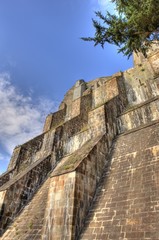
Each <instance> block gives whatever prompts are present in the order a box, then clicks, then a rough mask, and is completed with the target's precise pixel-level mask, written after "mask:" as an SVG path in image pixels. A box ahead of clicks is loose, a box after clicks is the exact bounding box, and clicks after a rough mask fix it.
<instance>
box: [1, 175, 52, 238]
mask: <svg viewBox="0 0 159 240" xmlns="http://www.w3.org/2000/svg"><path fill="white" fill-rule="evenodd" d="M49 185H50V178H48V179H47V180H46V181H45V182H44V183H43V185H42V186H41V187H40V188H39V190H38V191H37V193H36V194H35V196H34V197H33V198H32V200H31V201H30V202H29V203H28V204H27V205H26V206H25V208H24V209H23V210H22V211H21V212H20V214H19V215H18V216H17V217H16V218H15V219H14V222H13V223H12V224H11V225H10V226H9V228H8V229H7V230H6V231H5V233H4V234H3V235H2V236H1V237H0V239H1V240H13V239H14V240H27V239H28V240H40V239H41V235H42V227H43V224H44V215H45V209H46V205H47V199H48V191H49Z"/></svg>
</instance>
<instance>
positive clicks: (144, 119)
mask: <svg viewBox="0 0 159 240" xmlns="http://www.w3.org/2000/svg"><path fill="white" fill-rule="evenodd" d="M158 119H159V96H156V97H153V98H151V99H150V100H148V101H145V102H143V103H141V104H138V105H135V106H132V107H130V108H129V109H128V110H126V111H124V112H123V113H122V114H121V115H120V116H119V117H118V132H119V133H124V132H126V131H129V130H131V129H135V128H138V127H140V126H142V125H145V124H149V123H151V122H153V121H155V120H158Z"/></svg>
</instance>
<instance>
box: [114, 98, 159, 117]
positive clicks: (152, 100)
mask: <svg viewBox="0 0 159 240" xmlns="http://www.w3.org/2000/svg"><path fill="white" fill-rule="evenodd" d="M158 99H159V95H157V96H155V97H153V98H151V99H150V100H147V101H145V102H143V103H139V104H137V105H134V106H131V107H129V109H127V110H125V111H124V112H123V113H121V114H120V115H119V116H118V117H120V116H123V115H125V114H127V113H128V112H131V111H134V110H136V109H138V108H140V107H143V106H145V105H147V104H149V103H151V102H154V101H156V100H158Z"/></svg>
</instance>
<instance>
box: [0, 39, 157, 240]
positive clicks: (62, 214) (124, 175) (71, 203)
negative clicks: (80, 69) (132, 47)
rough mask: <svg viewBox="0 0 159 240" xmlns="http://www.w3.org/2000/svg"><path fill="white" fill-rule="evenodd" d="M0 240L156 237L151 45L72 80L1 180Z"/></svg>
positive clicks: (153, 57)
mask: <svg viewBox="0 0 159 240" xmlns="http://www.w3.org/2000/svg"><path fill="white" fill-rule="evenodd" d="M0 239H1V240H80V239H81V240H89V239H91V240H93V239H99V240H102V239H103V240H107V239H108V240H144V239H145V240H159V46H158V43H156V44H154V46H153V48H152V49H151V50H150V52H149V53H148V57H147V59H145V58H144V57H143V56H142V54H138V55H136V54H134V67H133V68H132V69H128V70H127V71H125V72H118V73H115V74H114V75H112V76H109V77H100V78H97V79H95V80H92V81H90V82H85V81H84V80H82V79H81V80H78V81H77V82H76V83H75V85H74V86H73V87H72V88H71V89H70V90H69V91H68V92H67V93H66V95H65V97H64V99H63V101H62V103H61V104H60V106H59V110H58V111H57V112H55V113H50V114H49V115H48V116H47V117H46V121H45V124H44V129H43V133H42V134H41V135H39V136H37V137H35V138H34V139H31V140H30V141H28V142H26V143H24V144H23V145H21V146H17V147H16V148H15V149H14V152H13V155H12V157H11V160H10V164H9V166H8V170H7V172H5V173H4V174H2V175H1V176H0Z"/></svg>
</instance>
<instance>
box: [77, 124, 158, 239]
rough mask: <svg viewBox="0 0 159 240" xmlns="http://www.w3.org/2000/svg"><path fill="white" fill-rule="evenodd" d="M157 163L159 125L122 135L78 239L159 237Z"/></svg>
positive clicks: (116, 144)
mask: <svg viewBox="0 0 159 240" xmlns="http://www.w3.org/2000/svg"><path fill="white" fill-rule="evenodd" d="M136 139H138V141H136ZM145 139H147V141H145ZM158 166H159V124H157V125H152V126H149V127H148V128H143V129H141V130H139V131H137V132H136V131H135V132H133V133H131V134H127V135H123V136H121V137H119V138H118V139H117V141H116V143H115V146H114V148H113V150H112V153H111V164H110V167H109V168H106V169H105V171H104V174H103V176H102V179H101V182H100V185H99V187H98V190H97V192H96V197H95V198H94V201H93V206H92V208H91V210H90V212H89V214H88V216H87V219H86V222H85V227H84V229H83V231H82V233H81V236H80V238H79V239H83V240H86V239H87V240H88V239H112V240H117V239H121V240H123V239H124V240H127V239H129V240H130V239H136V240H137V239H138V240H140V239H142V240H143V239H151V240H152V239H153V240H157V239H159V231H158V229H159V204H158V200H159V189H158V183H159V174H158V173H159V167H158Z"/></svg>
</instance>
